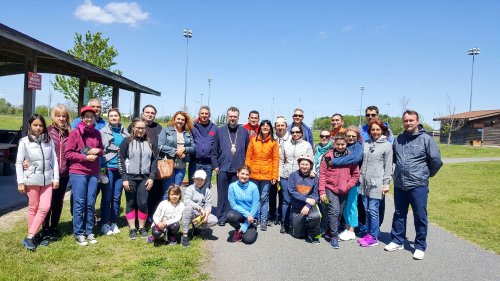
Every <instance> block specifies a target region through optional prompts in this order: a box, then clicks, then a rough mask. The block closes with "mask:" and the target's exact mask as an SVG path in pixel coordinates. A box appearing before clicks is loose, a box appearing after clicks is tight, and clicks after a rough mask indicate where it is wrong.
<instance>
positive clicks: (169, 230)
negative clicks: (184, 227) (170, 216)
mask: <svg viewBox="0 0 500 281" xmlns="http://www.w3.org/2000/svg"><path fill="white" fill-rule="evenodd" d="M180 228H181V225H180V224H179V223H178V222H176V223H173V224H170V225H167V227H165V228H164V229H163V230H161V229H160V228H159V227H157V226H156V225H155V226H154V227H153V231H152V234H153V237H154V238H155V239H158V238H160V237H161V235H162V234H165V240H167V239H168V237H170V236H174V235H176V234H177V232H179V229H180Z"/></svg>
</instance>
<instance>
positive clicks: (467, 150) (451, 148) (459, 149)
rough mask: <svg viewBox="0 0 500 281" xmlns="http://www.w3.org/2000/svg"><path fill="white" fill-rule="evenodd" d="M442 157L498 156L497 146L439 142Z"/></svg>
mask: <svg viewBox="0 0 500 281" xmlns="http://www.w3.org/2000/svg"><path fill="white" fill-rule="evenodd" d="M439 149H440V150H441V157H442V158H471V157H500V148H499V147H474V146H468V145H447V144H439Z"/></svg>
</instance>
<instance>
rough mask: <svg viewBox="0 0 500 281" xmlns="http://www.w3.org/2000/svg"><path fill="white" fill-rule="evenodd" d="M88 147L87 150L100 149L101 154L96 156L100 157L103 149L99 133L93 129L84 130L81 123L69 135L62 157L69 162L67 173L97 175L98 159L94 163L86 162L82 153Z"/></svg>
mask: <svg viewBox="0 0 500 281" xmlns="http://www.w3.org/2000/svg"><path fill="white" fill-rule="evenodd" d="M85 146H88V147H89V148H100V149H101V152H100V153H99V154H98V155H97V156H102V150H103V149H104V147H103V145H102V140H101V133H100V132H99V131H98V130H96V129H95V126H93V127H91V128H85V127H84V125H83V122H81V123H79V124H78V126H77V127H76V128H75V129H74V130H73V131H71V132H70V133H69V137H68V141H67V143H66V148H65V149H64V156H65V157H66V159H67V160H68V161H69V163H70V164H69V173H70V174H78V175H86V176H90V175H95V176H97V175H99V170H100V163H99V158H98V159H96V160H95V161H88V160H87V155H86V154H83V153H82V149H83V148H84V147H85Z"/></svg>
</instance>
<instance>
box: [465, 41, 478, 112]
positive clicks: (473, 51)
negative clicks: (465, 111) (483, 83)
mask: <svg viewBox="0 0 500 281" xmlns="http://www.w3.org/2000/svg"><path fill="white" fill-rule="evenodd" d="M480 53H481V52H480V50H479V48H476V47H474V48H471V49H469V52H468V53H467V54H468V55H469V56H472V73H471V75H470V100H469V111H472V81H473V79H474V57H475V56H477V55H479V54H480Z"/></svg>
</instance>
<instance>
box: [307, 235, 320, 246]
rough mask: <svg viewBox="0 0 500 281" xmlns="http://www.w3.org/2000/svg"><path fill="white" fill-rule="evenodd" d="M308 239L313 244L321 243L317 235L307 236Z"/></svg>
mask: <svg viewBox="0 0 500 281" xmlns="http://www.w3.org/2000/svg"><path fill="white" fill-rule="evenodd" d="M307 241H308V242H309V243H311V244H313V245H319V239H318V238H317V237H310V236H307Z"/></svg>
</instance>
